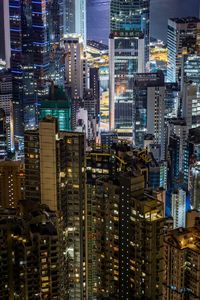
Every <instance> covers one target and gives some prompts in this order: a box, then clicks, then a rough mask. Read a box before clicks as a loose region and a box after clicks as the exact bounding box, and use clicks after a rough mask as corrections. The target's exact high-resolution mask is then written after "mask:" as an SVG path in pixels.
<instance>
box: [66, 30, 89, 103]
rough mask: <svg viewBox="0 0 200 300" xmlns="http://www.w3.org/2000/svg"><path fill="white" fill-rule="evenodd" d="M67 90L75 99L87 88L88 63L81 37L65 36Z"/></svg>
mask: <svg viewBox="0 0 200 300" xmlns="http://www.w3.org/2000/svg"><path fill="white" fill-rule="evenodd" d="M64 47H65V80H66V88H67V89H68V91H69V92H70V94H71V97H72V98H74V99H79V98H82V97H83V92H84V89H85V88H86V87H87V79H86V78H87V61H86V52H85V50H84V45H83V39H82V37H81V35H66V36H64Z"/></svg>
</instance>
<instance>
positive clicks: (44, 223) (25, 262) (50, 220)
mask: <svg viewBox="0 0 200 300" xmlns="http://www.w3.org/2000/svg"><path fill="white" fill-rule="evenodd" d="M56 218H57V216H56V214H55V213H53V212H51V211H50V210H49V209H48V208H46V209H44V208H38V209H37V210H34V211H33V212H31V213H29V218H26V216H23V215H22V214H21V215H19V214H17V212H16V210H11V209H1V210H0V232H1V235H0V236H1V237H0V239H1V241H0V242H1V255H2V258H3V259H2V260H1V263H0V269H1V274H0V277H1V284H0V294H1V297H3V298H4V299H14V298H19V299H37V298H39V297H42V298H43V299H45V298H46V299H61V296H62V295H60V290H59V277H60V274H61V272H62V270H61V269H60V268H59V262H60V258H59V247H60V244H59V238H58V232H57V227H56Z"/></svg>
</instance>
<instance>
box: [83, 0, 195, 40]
mask: <svg viewBox="0 0 200 300" xmlns="http://www.w3.org/2000/svg"><path fill="white" fill-rule="evenodd" d="M109 2H110V1H109V0H87V31H88V32H87V36H88V39H96V40H102V41H103V42H104V43H107V39H108V36H109ZM199 5H200V3H199V0H190V1H189V0H151V22H150V28H151V36H153V37H156V38H160V39H163V40H166V34H167V20H168V18H170V17H184V16H199Z"/></svg>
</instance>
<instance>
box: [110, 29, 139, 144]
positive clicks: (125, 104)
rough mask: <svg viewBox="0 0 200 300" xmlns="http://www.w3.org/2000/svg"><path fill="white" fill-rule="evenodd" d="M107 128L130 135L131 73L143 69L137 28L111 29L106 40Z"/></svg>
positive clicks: (131, 127)
mask: <svg viewBox="0 0 200 300" xmlns="http://www.w3.org/2000/svg"><path fill="white" fill-rule="evenodd" d="M109 52H110V53H109V56H110V61H109V80H110V82H109V84H110V91H109V93H110V94H109V98H110V99H109V110H110V112H109V113H110V130H111V131H112V130H116V131H117V133H118V135H119V137H121V138H125V139H126V138H127V139H129V140H132V138H133V81H134V74H135V73H137V72H144V68H143V66H144V64H143V62H144V59H143V58H144V57H143V53H144V38H143V36H142V35H141V32H140V31H139V30H138V31H113V32H111V34H110V39H109Z"/></svg>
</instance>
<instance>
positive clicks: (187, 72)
mask: <svg viewBox="0 0 200 300" xmlns="http://www.w3.org/2000/svg"><path fill="white" fill-rule="evenodd" d="M199 54H200V53H199ZM199 71H200V55H197V54H190V55H183V58H182V65H181V86H182V87H183V84H184V82H185V81H192V82H193V83H197V84H200V79H199Z"/></svg>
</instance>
